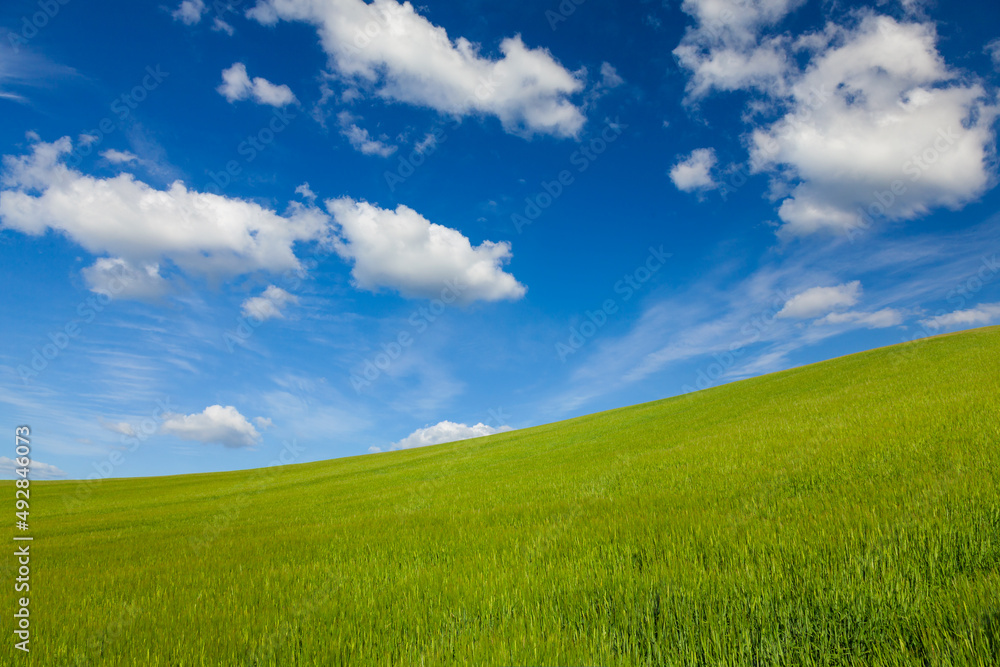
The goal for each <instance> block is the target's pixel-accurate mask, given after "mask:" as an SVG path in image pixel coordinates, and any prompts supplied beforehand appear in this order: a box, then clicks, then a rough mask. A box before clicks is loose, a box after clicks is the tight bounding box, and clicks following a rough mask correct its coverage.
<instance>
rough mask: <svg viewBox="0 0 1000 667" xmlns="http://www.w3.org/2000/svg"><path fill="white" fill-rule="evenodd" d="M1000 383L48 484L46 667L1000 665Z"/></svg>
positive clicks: (739, 397) (983, 350)
mask: <svg viewBox="0 0 1000 667" xmlns="http://www.w3.org/2000/svg"><path fill="white" fill-rule="evenodd" d="M998 390H1000V329H998V328H990V329H980V330H976V331H971V332H966V333H962V334H958V335H952V336H944V337H939V338H934V339H928V340H923V341H919V342H916V343H910V344H906V345H903V346H897V347H894V348H885V349H880V350H874V351H871V352H866V353H862V354H857V355H853V356H850V357H845V358H841V359H836V360H833V361H830V362H826V363H822V364H816V365H813V366H808V367H804V368H799V369H794V370H790V371H786V372H783V373H778V374H775V375H770V376H766V377H761V378H756V379H751V380H745V381H742V382H738V383H735V384H732V385H728V386H724V387H719V388H716V389H711V390H707V391H703V392H699V393H697V394H694V395H689V396H685V397H678V398H673V399H668V400H664V401H658V402H655V403H648V404H644V405H638V406H634V407H630V408H623V409H620V410H613V411H610V412H605V413H601V414H596V415H590V416H587V417H582V418H579V419H574V420H570V421H566V422H561V423H557V424H550V425H547V426H540V427H537V428H532V429H527V430H524V431H517V432H512V433H506V434H501V435H496V436H491V437H489V438H482V439H477V440H471V441H464V442H459V443H453V444H448V445H441V446H436V447H429V448H424V449H418V450H409V451H401V452H394V453H389V454H380V455H375V456H364V457H356V458H350V459H339V460H333V461H326V462H322V463H313V464H305V465H298V466H289V467H285V468H281V469H276V470H272V471H271V472H269V473H266V474H264V473H259V472H256V473H255V472H254V471H244V472H236V473H224V474H210V475H188V476H179V477H162V478H151V479H122V480H109V481H106V482H104V483H103V484H101V485H100V486H99V487H97V490H96V492H95V493H94V495H93V496H92V497H91V498H90V500H88V501H87V502H86V503H84V504H82V505H80V506H79V507H77V508H74V509H68V507H67V503H66V502H65V500H66V498H67V497H69V496H71V495H72V494H74V492H75V490H76V483H75V482H51V483H37V482H36V483H34V484H33V486H32V490H33V495H32V525H33V528H34V534H35V535H36V539H35V543H34V545H35V546H34V547H33V549H34V554H33V559H32V568H33V570H32V596H33V600H32V606H31V609H32V619H33V629H34V631H35V634H34V639H33V641H32V647H33V650H32V654H31V660H32V661H33V662H32V664H37V665H296V664H305V665H386V666H389V665H775V664H781V665H994V664H998V661H1000V489H998V480H1000V391H998ZM5 488H7V490H8V494H7V495H8V497H9V498H13V490H12V488H11V486H10V484H8V485H7V486H6V487H5ZM8 530H9V529H8ZM7 539H8V541H9V539H10V536H9V535H8V537H7ZM0 565H2V570H3V571H2V576H3V577H4V579H3V581H7V582H11V581H13V577H14V563H13V558H12V557H9V556H8V557H4V558H2V559H0ZM8 590H10V589H8ZM12 598H13V593H8V599H9V600H8V609H12V608H13V607H12V604H13V603H12V602H11V601H10V599H12ZM8 625H10V616H9V615H8ZM10 637H12V635H8V640H7V641H6V642H5V643H4V646H3V647H2V649H0V660H3V661H5V662H6V663H8V664H13V662H14V660H15V659H16V660H17V661H18V662H19V663H20V662H25V661H24V660H22V657H23V656H20V655H16V656H15V655H14V653H15V652H14V650H13V646H12V645H13V640H12V639H10Z"/></svg>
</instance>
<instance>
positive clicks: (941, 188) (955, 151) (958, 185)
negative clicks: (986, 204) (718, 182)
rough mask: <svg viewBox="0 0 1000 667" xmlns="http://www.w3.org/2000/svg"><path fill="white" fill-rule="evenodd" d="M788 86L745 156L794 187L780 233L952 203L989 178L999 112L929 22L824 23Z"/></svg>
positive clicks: (840, 226)
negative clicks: (813, 50)
mask: <svg viewBox="0 0 1000 667" xmlns="http://www.w3.org/2000/svg"><path fill="white" fill-rule="evenodd" d="M823 41H829V42H830V44H831V46H829V47H825V46H824V47H823V48H820V49H819V51H818V53H817V54H816V55H815V57H814V58H813V59H812V62H811V64H810V65H809V67H808V68H807V69H806V70H805V72H804V73H802V75H801V76H800V77H799V78H798V80H797V81H796V82H795V83H794V85H793V86H792V88H791V97H790V102H789V104H790V110H789V112H788V114H787V115H786V116H785V117H784V118H782V119H780V120H779V121H777V122H776V123H774V124H773V125H771V126H770V127H767V128H762V129H757V130H756V131H754V132H753V136H752V147H751V164H752V167H753V170H754V171H758V172H761V171H769V172H771V173H772V174H774V175H775V178H776V180H777V181H778V182H780V183H787V184H788V185H789V186H791V187H792V190H791V196H789V197H788V198H786V199H785V200H784V201H783V202H782V203H781V206H780V208H779V210H778V215H779V217H780V218H781V220H782V222H783V223H784V226H783V227H782V230H781V233H782V234H783V235H785V236H798V235H803V234H810V233H813V232H816V231H821V230H827V231H834V232H845V231H847V232H849V231H850V230H851V229H853V228H857V227H858V226H859V225H861V224H863V223H864V224H865V225H867V224H869V223H867V220H868V219H867V218H862V217H861V216H860V215H859V213H858V211H859V210H860V211H863V212H865V214H866V215H870V216H872V217H873V218H875V219H877V218H878V217H880V216H883V215H884V217H885V218H887V219H890V220H905V219H912V218H915V217H917V216H919V215H923V214H925V213H926V212H928V211H929V210H930V209H931V208H933V207H937V206H948V207H951V208H958V207H960V206H962V205H963V204H965V203H967V202H969V201H971V200H973V199H975V198H977V197H978V196H979V195H981V194H982V193H983V192H984V191H985V190H986V188H987V187H988V185H989V184H990V180H991V175H990V173H989V156H990V154H991V152H992V150H993V149H992V146H993V143H994V137H993V133H992V130H991V126H992V122H993V119H994V118H995V116H996V112H997V109H996V107H994V106H991V105H989V104H987V103H986V102H985V101H984V95H985V93H984V90H983V88H982V87H981V86H980V85H978V84H974V83H973V84H966V83H961V82H959V81H958V78H957V75H956V74H955V73H953V72H951V71H950V70H949V69H948V68H947V67H946V65H945V63H944V61H943V60H942V59H941V57H940V55H939V54H938V52H937V49H936V47H935V41H936V35H935V32H934V29H933V27H932V26H931V25H930V24H917V23H906V24H899V23H896V22H895V21H894V20H893V19H891V18H888V17H876V16H867V17H865V18H864V19H863V20H862V21H861V23H860V25H859V26H858V27H857V28H856V29H854V30H848V29H843V28H829V29H828V31H827V34H826V35H825V36H824V40H823Z"/></svg>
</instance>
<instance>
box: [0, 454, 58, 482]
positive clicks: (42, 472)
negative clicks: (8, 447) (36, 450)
mask: <svg viewBox="0 0 1000 667" xmlns="http://www.w3.org/2000/svg"><path fill="white" fill-rule="evenodd" d="M20 468H21V466H19V465H17V461H15V460H14V459H12V458H10V457H9V456H0V471H2V474H3V476H4V477H6V478H8V479H10V478H12V477H16V478H17V479H21V476H20V475H18V474H17V472H16V471H17V470H19V469H20ZM65 476H66V473H65V472H63V471H62V470H60V469H59V468H57V467H55V466H54V465H51V464H49V463H42V462H41V461H35V460H32V461H31V465H30V466H29V467H28V479H61V478H63V477H65Z"/></svg>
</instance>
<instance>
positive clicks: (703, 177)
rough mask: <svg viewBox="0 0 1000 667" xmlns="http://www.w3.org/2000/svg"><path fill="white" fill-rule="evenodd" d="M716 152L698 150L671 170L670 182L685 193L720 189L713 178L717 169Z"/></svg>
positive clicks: (704, 149)
mask: <svg viewBox="0 0 1000 667" xmlns="http://www.w3.org/2000/svg"><path fill="white" fill-rule="evenodd" d="M715 162H716V158H715V151H714V150H713V149H711V148H698V149H696V150H694V151H691V154H690V155H688V156H687V157H686V158H684V159H683V160H681V161H680V162H678V163H677V164H675V165H674V166H673V167H672V168H671V169H670V180H671V181H673V182H674V185H675V186H677V189H678V190H683V191H684V192H704V191H705V190H713V189H715V188H716V187H718V184H717V183H716V182H715V178H713V177H712V169H713V168H714V167H715Z"/></svg>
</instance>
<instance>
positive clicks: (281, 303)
mask: <svg viewBox="0 0 1000 667" xmlns="http://www.w3.org/2000/svg"><path fill="white" fill-rule="evenodd" d="M298 302H299V299H298V297H296V296H295V295H294V294H289V293H288V292H286V291H285V290H283V289H281V288H280V287H276V286H274V285H269V286H268V287H267V289H266V290H264V293H263V294H261V295H260V296H255V297H252V298H250V299H247V300H246V301H244V302H243V308H242V312H243V316H244V317H251V316H253V317H257V318H259V319H260V320H270V319H272V318H276V317H277V318H282V317H284V316H285V315H284V313H283V312H281V311H282V308H284V307H285V306H286V305H288V304H289V303H298Z"/></svg>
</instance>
